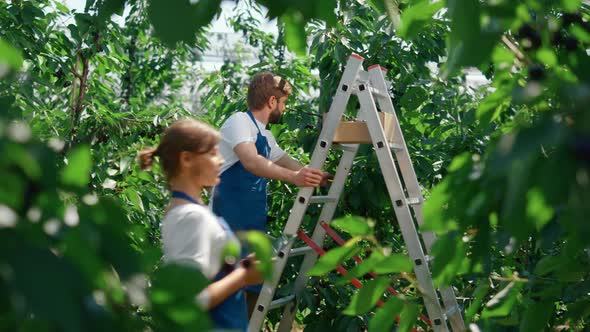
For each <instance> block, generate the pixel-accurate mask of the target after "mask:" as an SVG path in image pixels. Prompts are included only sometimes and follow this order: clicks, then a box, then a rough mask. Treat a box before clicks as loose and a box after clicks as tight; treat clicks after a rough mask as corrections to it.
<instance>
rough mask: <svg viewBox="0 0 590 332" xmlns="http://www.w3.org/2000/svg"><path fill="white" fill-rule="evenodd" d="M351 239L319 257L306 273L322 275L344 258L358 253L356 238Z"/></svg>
mask: <svg viewBox="0 0 590 332" xmlns="http://www.w3.org/2000/svg"><path fill="white" fill-rule="evenodd" d="M353 240H354V239H353ZM351 241H352V240H351ZM351 241H349V242H348V243H347V244H346V245H345V246H343V247H338V248H334V249H332V250H330V251H328V252H327V253H326V254H325V255H323V256H322V257H320V259H318V261H317V263H316V264H315V265H314V267H313V268H312V269H311V270H310V271H309V272H308V275H309V276H321V275H324V274H326V273H328V272H330V271H332V270H333V269H335V268H336V266H338V265H340V264H341V263H342V262H344V261H345V260H347V259H349V258H350V257H352V256H354V255H356V254H358V253H359V252H360V250H361V248H360V247H358V246H357V245H356V242H358V240H355V241H354V242H351Z"/></svg>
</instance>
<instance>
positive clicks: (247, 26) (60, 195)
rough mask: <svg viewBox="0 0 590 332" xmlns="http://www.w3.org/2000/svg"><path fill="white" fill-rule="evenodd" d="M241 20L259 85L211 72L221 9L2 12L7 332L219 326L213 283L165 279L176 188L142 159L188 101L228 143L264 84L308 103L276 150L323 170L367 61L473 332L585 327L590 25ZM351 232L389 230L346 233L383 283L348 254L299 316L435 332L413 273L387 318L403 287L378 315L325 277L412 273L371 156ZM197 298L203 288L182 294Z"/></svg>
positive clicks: (300, 9)
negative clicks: (203, 295)
mask: <svg viewBox="0 0 590 332" xmlns="http://www.w3.org/2000/svg"><path fill="white" fill-rule="evenodd" d="M241 3H242V5H243V6H241V7H238V9H237V11H236V12H235V15H234V16H233V18H232V19H231V22H230V24H231V27H232V28H233V29H234V30H235V31H237V32H240V33H242V35H243V43H244V44H246V45H249V46H251V47H254V48H256V49H257V51H258V52H257V53H258V59H256V62H255V63H254V64H252V65H247V64H245V63H244V62H243V61H241V60H240V59H241V57H240V56H238V57H237V60H235V61H230V60H227V61H226V62H225V63H224V65H223V66H222V67H221V69H220V70H218V71H214V72H212V73H209V74H206V75H203V76H202V77H197V74H195V72H194V69H193V67H191V62H194V61H196V60H198V58H199V55H200V52H202V51H203V50H204V49H206V47H207V46H208V40H207V37H206V31H207V28H206V27H207V25H208V23H209V22H210V21H211V19H213V18H214V17H215V16H216V14H217V13H218V12H219V10H220V1H218V0H217V1H215V0H213V1H208V0H200V1H189V0H182V1H174V2H170V3H168V2H163V1H160V0H127V1H125V0H88V1H87V2H86V8H85V11H84V12H70V11H69V9H67V8H66V7H64V6H63V4H61V2H59V1H52V0H40V1H23V0H18V1H11V2H1V3H0V22H2V27H3V28H2V29H1V30H0V110H1V113H0V117H1V119H2V120H1V125H0V137H1V138H0V150H1V151H2V155H3V158H2V162H1V163H0V172H1V173H2V176H1V177H0V188H1V189H2V190H1V191H0V237H1V239H0V246H1V247H2V248H1V249H3V250H2V259H1V260H0V292H1V293H2V296H0V299H2V300H1V302H0V308H2V309H0V324H1V325H0V329H1V330H19V331H21V330H22V331H28V330H32V331H33V330H34V331H58V330H59V331H62V330H68V331H70V330H71V331H74V330H145V329H146V328H147V327H149V328H151V329H153V330H184V329H191V328H192V329H194V328H196V326H201V324H207V322H204V321H203V319H205V318H204V317H205V316H204V315H203V314H202V313H200V312H199V311H198V310H197V309H196V307H194V304H193V303H192V300H191V294H193V293H196V292H197V291H198V290H199V289H200V288H201V287H204V282H198V280H202V279H200V278H199V276H198V275H199V273H198V271H184V270H183V269H182V268H180V267H174V266H171V267H165V268H162V267H157V266H158V260H159V258H160V253H159V249H158V248H159V222H160V219H161V216H162V215H161V213H162V208H163V206H164V205H165V202H166V200H167V194H166V188H165V187H164V181H163V178H162V176H161V173H160V172H159V170H158V169H157V167H156V169H155V172H153V173H146V172H142V171H140V170H139V168H138V166H137V163H136V162H135V157H136V153H137V151H138V150H139V149H140V148H141V147H143V146H146V145H154V144H157V139H158V136H159V134H160V132H161V131H162V129H163V128H164V127H165V126H166V125H168V124H169V123H170V122H172V121H174V120H175V119H178V118H180V117H183V116H187V115H190V114H191V113H190V112H188V110H189V109H190V108H191V107H190V105H188V100H187V98H186V97H185V95H186V94H187V91H188V90H190V91H191V92H193V91H194V90H197V91H199V92H200V93H201V97H200V100H199V104H198V106H197V107H196V108H197V109H196V111H197V113H198V114H200V115H202V116H201V118H202V119H204V120H206V121H208V122H210V123H212V124H213V125H215V126H219V125H221V123H222V122H223V121H224V120H225V119H226V118H227V117H228V116H229V115H231V114H232V113H233V112H235V111H243V110H245V109H246V103H245V89H246V86H247V83H248V81H249V77H251V75H252V74H254V73H256V72H259V71H262V70H270V71H273V72H276V73H278V74H280V75H282V76H283V77H285V78H287V79H288V80H289V81H290V82H291V83H292V84H293V85H294V94H293V96H292V97H291V98H290V100H289V101H288V109H289V111H288V112H287V113H286V114H285V116H284V118H283V121H282V123H280V124H276V125H273V126H272V127H271V130H272V131H273V133H274V134H275V136H276V137H277V139H278V141H279V144H280V145H282V146H283V147H284V148H285V149H286V150H287V151H288V152H289V153H290V154H292V155H293V156H295V157H296V158H299V159H300V160H302V162H306V161H307V160H308V158H309V155H310V153H311V152H312V151H311V149H313V146H314V143H315V140H316V138H317V136H318V134H319V130H318V128H319V127H320V126H321V114H322V113H324V112H326V111H327V110H328V108H329V106H330V103H331V101H332V96H333V95H334V92H335V89H336V87H337V85H338V81H339V79H340V73H341V72H342V69H343V65H344V63H345V59H346V57H347V56H348V55H350V54H351V53H353V52H354V53H358V54H360V55H362V56H363V57H365V59H366V60H365V66H368V65H371V64H376V63H378V64H381V65H382V66H384V67H385V68H386V69H387V70H388V71H387V78H388V79H389V80H390V81H391V87H390V91H389V92H390V94H391V95H392V96H393V98H394V99H393V102H394V106H395V109H396V112H397V113H398V116H399V119H400V123H401V127H402V130H403V133H404V137H405V140H406V143H407V145H408V149H409V151H410V155H411V156H412V160H413V163H414V167H415V170H416V173H417V175H418V178H419V182H420V183H421V185H422V186H423V189H424V190H423V192H424V194H425V196H426V197H427V203H426V205H425V207H424V212H425V220H426V222H427V224H428V225H427V227H428V229H430V230H433V231H435V232H436V233H438V234H439V236H440V238H439V241H438V242H437V244H436V245H435V247H434V254H433V256H434V257H435V259H434V263H433V265H432V271H433V272H434V276H435V281H436V282H437V283H438V284H441V285H444V284H449V283H452V284H453V285H454V286H455V287H456V289H457V294H459V295H460V296H461V298H462V299H463V300H462V301H460V305H461V307H462V309H464V314H465V315H464V316H465V318H466V320H467V321H468V322H473V323H474V324H476V325H477V326H479V328H481V329H482V330H486V331H488V330H489V331H495V330H506V329H519V330H522V331H532V330H545V329H549V327H554V328H559V329H571V330H582V329H584V328H585V327H586V325H587V321H588V315H590V311H589V310H588V308H590V297H589V295H588V294H589V292H590V288H589V287H590V284H589V283H588V277H589V276H588V274H589V270H588V266H589V264H588V263H589V262H588V261H589V260H590V252H589V251H588V250H589V249H588V248H590V244H589V243H588V241H590V236H589V235H590V228H589V226H588V223H587V222H586V220H587V219H588V216H589V215H590V211H588V202H590V190H589V185H590V180H589V179H590V176H589V168H590V167H589V162H590V158H589V156H590V148H589V146H590V145H589V142H590V119H589V115H588V114H589V113H588V112H587V111H585V109H584V106H585V105H587V104H586V103H587V102H588V100H589V99H590V87H589V83H590V76H589V75H590V72H589V69H588V68H590V63H588V61H589V59H588V53H587V48H588V43H590V25H589V23H588V20H589V18H590V13H589V11H588V7H587V6H586V5H583V4H582V3H581V1H580V0H559V1H542V0H519V1H509V0H495V1H478V0H447V1H427V0H398V1H393V0H368V1H354V0H351V1H344V0H341V1H295V2H294V1H262V0H257V1H253V0H252V1H241ZM262 6H264V7H265V8H266V9H267V10H268V17H269V18H278V35H274V34H271V33H269V32H268V31H265V30H264V29H263V28H262V27H261V23H262V22H260V21H259V20H258V19H256V18H255V15H254V13H262V12H264V10H263V9H262ZM124 8H128V10H129V14H128V15H126V16H125V17H124V18H123V22H124V23H123V24H121V25H119V24H117V23H115V21H114V20H113V17H112V16H111V15H112V14H120V13H121V12H122V10H123V9H124ZM245 52H247V51H244V50H243V49H241V50H240V49H236V54H238V55H240V54H241V55H244V53H245ZM292 52H296V54H297V55H294V53H292ZM470 67H476V68H477V69H479V71H481V72H482V73H483V74H484V75H485V76H486V77H487V78H488V79H489V80H490V82H491V83H490V84H489V86H484V87H481V88H474V87H471V86H469V85H468V84H467V81H466V79H465V72H464V69H465V68H470ZM195 81H197V82H198V85H197V86H195ZM357 108H358V105H357V104H356V101H355V100H352V102H351V103H350V104H349V106H348V109H347V112H346V116H347V117H354V116H355V112H356V109H357ZM338 158H339V155H338V153H335V154H333V155H330V157H329V160H328V162H327V164H326V170H328V171H332V172H333V171H334V170H335V167H336V165H337V163H338ZM296 190H297V188H294V187H293V186H291V185H288V184H284V183H280V182H272V183H271V185H270V187H269V192H270V195H269V206H270V210H271V214H272V215H273V216H274V217H275V218H276V221H274V222H272V223H271V224H270V233H271V235H274V236H278V235H279V233H280V232H281V230H282V226H283V225H284V223H285V221H286V219H287V216H288V214H289V210H290V208H291V206H292V199H293V197H294V196H295V192H296ZM323 190H325V189H319V192H318V193H319V194H321V193H323ZM319 212H320V208H319V207H317V206H312V207H310V209H309V213H308V215H307V216H306V217H305V219H304V223H303V225H302V226H303V228H304V229H305V230H307V231H311V228H312V227H313V226H314V225H315V221H316V218H317V217H318V215H319ZM347 215H361V216H363V217H365V218H369V219H371V220H373V221H374V226H371V225H369V224H366V223H365V222H364V221H363V220H362V219H354V218H353V219H350V218H348V219H341V220H348V221H340V222H339V223H336V224H335V226H336V225H337V226H339V227H340V228H341V229H342V230H343V231H345V232H348V233H350V234H351V236H352V240H351V241H357V242H355V243H356V244H358V246H357V248H359V249H361V250H360V251H359V252H357V253H358V254H360V255H361V256H362V257H363V258H364V259H365V263H364V265H358V266H354V265H352V264H351V263H350V262H348V261H346V260H344V259H343V258H345V257H346V256H347V255H349V254H350V252H348V251H346V250H337V251H336V252H335V253H334V254H331V255H330V256H328V258H330V257H332V258H331V259H332V260H329V261H328V262H326V260H324V262H323V263H322V264H324V269H323V270H324V271H320V272H322V273H318V275H319V274H322V276H321V277H320V276H317V277H313V278H312V279H311V282H310V284H309V285H308V287H307V288H306V289H305V291H304V292H303V293H302V294H300V306H299V312H298V313H297V321H298V323H299V324H301V325H304V326H305V330H306V331H314V330H322V331H324V330H326V329H332V330H336V331H347V330H348V331H357V330H363V329H367V328H369V329H371V330H381V329H383V328H389V326H391V325H390V323H391V321H387V319H391V317H392V316H393V315H394V314H399V315H400V317H401V318H402V326H400V329H407V328H410V326H412V325H413V321H414V320H415V317H416V315H417V314H418V313H419V312H420V311H421V302H420V300H419V296H418V295H419V294H417V293H416V291H415V290H414V291H412V290H411V288H412V285H413V278H412V275H411V274H410V273H407V272H402V274H403V273H405V275H404V277H402V278H398V279H394V281H393V282H394V283H397V284H398V286H400V287H401V288H402V289H403V290H404V293H403V296H389V297H388V298H387V301H386V302H385V305H384V306H382V307H380V308H378V309H375V308H369V307H372V306H373V305H374V303H373V302H375V301H373V300H374V299H375V298H378V297H377V295H376V294H378V293H380V292H381V293H383V292H382V290H383V285H385V281H382V280H385V279H383V277H381V278H380V279H375V280H376V281H368V280H364V279H363V280H362V282H363V283H369V285H370V287H367V288H368V289H369V290H368V291H367V290H364V291H362V292H361V293H357V292H356V290H355V289H353V288H352V287H351V286H350V285H347V284H346V283H345V282H344V280H340V279H341V278H339V277H338V276H336V275H335V273H324V272H327V271H328V270H330V269H329V268H330V267H331V265H333V264H334V263H341V264H343V265H344V266H345V267H347V268H350V269H351V270H352V269H355V270H354V271H357V272H355V273H359V274H358V276H361V275H364V273H363V274H361V272H363V271H368V270H371V269H373V270H375V272H376V271H377V270H379V271H381V272H382V274H380V275H382V276H386V275H387V276H391V273H393V272H395V273H397V272H398V271H394V270H399V271H407V266H405V265H404V264H403V262H402V261H403V260H402V259H401V258H399V257H401V256H399V255H396V254H403V253H404V250H405V249H404V245H403V242H404V241H403V238H402V236H401V234H400V233H399V230H398V229H397V227H396V226H393V227H392V225H395V224H396V221H395V218H394V217H393V216H394V214H393V209H392V207H391V203H390V202H389V199H388V194H387V191H386V188H385V186H384V182H383V179H382V177H381V175H380V171H379V167H378V164H377V159H376V156H375V155H374V153H373V152H372V149H371V148H370V147H368V146H367V147H362V148H361V151H360V153H359V155H358V157H357V158H356V160H355V168H354V169H353V171H352V174H351V176H350V177H349V178H348V179H347V183H346V190H345V193H344V195H343V197H342V199H341V204H340V205H339V208H338V211H337V216H347ZM351 220H354V221H351ZM363 225H364V226H363ZM367 232H369V233H367ZM250 238H252V239H254V241H255V242H262V240H260V239H258V238H260V236H257V235H254V236H250ZM257 239H258V240H257ZM335 246H336V245H335V244H334V243H333V242H331V241H328V242H327V243H325V247H326V248H328V249H329V248H332V247H335ZM369 248H373V249H374V250H373V254H370V255H369V254H368V253H367V250H366V249H369ZM375 248H377V249H378V250H377V249H375ZM384 248H390V249H391V251H393V252H394V254H391V255H388V250H385V249H384ZM268 249H269V248H268V247H261V248H259V251H260V252H267V251H269V250H268ZM362 249H365V250H362ZM380 250H381V251H383V253H384V254H383V256H384V257H386V256H387V257H389V256H391V257H394V258H392V261H391V262H386V264H385V265H384V267H383V266H381V267H379V265H378V262H379V261H381V259H384V258H382V257H380V256H379V255H376V254H375V252H380ZM373 255H375V257H373ZM378 256H379V257H378ZM396 257H397V258H396ZM341 259H342V260H341ZM372 264H375V265H372ZM396 264H401V265H400V266H401V267H400V266H397V265H396ZM396 266H397V268H394V267H396ZM377 267H379V269H377ZM318 269H319V268H318ZM181 270H182V271H181ZM297 270H298V260H297V259H294V260H293V262H292V263H290V264H289V265H288V266H287V269H286V271H285V275H286V276H287V278H285V280H283V282H282V284H281V288H279V289H278V292H277V293H278V294H277V295H278V296H281V295H286V293H287V292H288V291H289V289H290V287H292V282H293V278H294V276H295V274H296V271H297ZM359 271H360V272H359ZM316 272H318V271H316ZM267 273H268V272H267ZM353 275H354V274H353ZM148 277H152V282H153V283H152V287H151V288H148V287H147V279H148ZM185 278H187V279H188V278H190V279H191V280H195V283H183V282H180V281H179V280H183V279H185ZM339 280H340V281H339ZM363 289H364V288H363ZM365 292H368V293H365ZM355 294H356V295H355ZM359 294H360V295H359ZM367 294H369V296H366V295H367ZM360 298H363V299H371V301H370V302H371V303H365V302H359V300H360ZM347 308H348V309H347ZM359 308H362V309H363V310H362V311H359V310H357V309H359ZM58 309H59V310H58ZM369 309H370V310H369ZM373 313H374V314H373ZM392 313H393V314H392ZM278 320H280V313H279V312H271V313H270V315H269V317H268V324H269V325H270V326H274V325H275V324H276V322H278ZM420 324H421V323H420Z"/></svg>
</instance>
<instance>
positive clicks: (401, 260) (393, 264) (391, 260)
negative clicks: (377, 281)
mask: <svg viewBox="0 0 590 332" xmlns="http://www.w3.org/2000/svg"><path fill="white" fill-rule="evenodd" d="M413 268H414V264H412V262H411V261H410V259H409V258H408V256H406V255H402V254H391V255H390V256H387V257H385V258H384V259H382V260H381V261H379V262H378V263H377V264H376V265H375V268H374V271H375V273H377V274H386V273H394V272H412V270H413Z"/></svg>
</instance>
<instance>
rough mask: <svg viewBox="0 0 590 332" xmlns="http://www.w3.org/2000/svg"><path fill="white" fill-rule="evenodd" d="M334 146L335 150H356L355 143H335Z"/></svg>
mask: <svg viewBox="0 0 590 332" xmlns="http://www.w3.org/2000/svg"><path fill="white" fill-rule="evenodd" d="M332 148H333V149H334V150H341V151H349V152H354V151H355V150H354V149H355V145H354V144H342V143H334V144H332Z"/></svg>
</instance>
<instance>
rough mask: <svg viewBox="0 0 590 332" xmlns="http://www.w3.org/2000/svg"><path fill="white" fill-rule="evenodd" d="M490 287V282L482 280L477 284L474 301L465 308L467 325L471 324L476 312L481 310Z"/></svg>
mask: <svg viewBox="0 0 590 332" xmlns="http://www.w3.org/2000/svg"><path fill="white" fill-rule="evenodd" d="M489 289H490V284H489V283H488V282H485V281H481V283H480V284H479V286H477V288H476V289H475V291H474V292H473V301H472V302H471V304H470V305H469V308H467V309H466V310H465V323H466V325H467V324H469V323H470V322H471V321H472V320H473V317H474V316H475V314H476V313H477V312H479V309H480V307H481V304H482V303H483V299H484V297H485V296H486V294H487V293H488V290H489Z"/></svg>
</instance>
